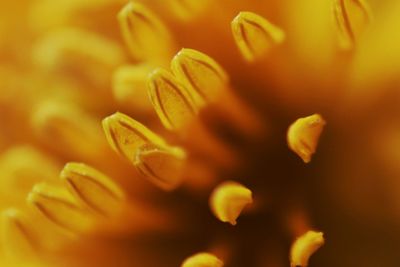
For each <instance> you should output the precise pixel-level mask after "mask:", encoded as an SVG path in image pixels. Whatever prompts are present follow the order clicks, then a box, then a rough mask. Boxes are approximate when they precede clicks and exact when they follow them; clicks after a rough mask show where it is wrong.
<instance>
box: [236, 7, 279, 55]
mask: <svg viewBox="0 0 400 267" xmlns="http://www.w3.org/2000/svg"><path fill="white" fill-rule="evenodd" d="M231 27H232V33H233V37H234V38H235V42H236V44H237V46H238V48H239V50H240V52H241V53H242V56H243V57H244V59H245V60H247V61H249V62H254V61H257V60H259V59H261V58H263V57H264V56H265V55H266V54H267V53H268V52H269V51H270V50H271V48H272V47H274V46H276V45H278V44H281V43H282V42H283V41H284V40H285V33H284V32H283V31H282V30H281V29H280V28H278V27H277V26H275V25H273V24H271V23H270V22H269V21H268V20H266V19H265V18H263V17H261V16H260V15H257V14H255V13H252V12H240V13H239V15H237V16H236V17H235V18H234V19H233V21H232V23H231Z"/></svg>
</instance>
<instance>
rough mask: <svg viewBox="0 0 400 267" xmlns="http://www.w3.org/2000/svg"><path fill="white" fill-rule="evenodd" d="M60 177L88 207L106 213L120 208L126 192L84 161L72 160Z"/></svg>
mask: <svg viewBox="0 0 400 267" xmlns="http://www.w3.org/2000/svg"><path fill="white" fill-rule="evenodd" d="M60 177H61V179H62V180H64V181H65V182H66V183H67V185H68V187H69V189H70V191H71V192H72V193H73V194H74V195H75V197H76V198H77V199H80V200H81V202H82V203H84V204H85V205H87V207H88V208H90V209H93V210H94V211H96V212H99V213H101V214H104V215H113V214H116V213H118V211H119V210H120V208H121V204H122V202H123V200H124V198H125V196H124V192H123V191H122V190H121V188H120V187H119V186H118V185H117V184H115V183H114V181H112V180H111V179H110V178H109V177H107V176H106V175H104V174H103V173H101V172H99V171H98V170H96V169H94V168H92V167H90V166H88V165H86V164H83V163H75V162H70V163H67V164H66V165H65V166H64V169H63V170H62V172H61V174H60Z"/></svg>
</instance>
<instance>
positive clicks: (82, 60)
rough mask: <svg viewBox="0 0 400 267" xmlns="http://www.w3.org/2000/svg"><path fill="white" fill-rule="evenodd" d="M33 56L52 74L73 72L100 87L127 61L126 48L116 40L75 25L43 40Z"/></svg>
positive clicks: (34, 49) (37, 62)
mask: <svg viewBox="0 0 400 267" xmlns="http://www.w3.org/2000/svg"><path fill="white" fill-rule="evenodd" d="M32 57H33V60H34V62H35V63H36V64H37V65H38V66H39V67H41V68H43V69H45V70H46V71H48V72H49V73H56V72H59V73H61V74H64V73H69V72H73V73H76V75H77V76H78V77H81V78H84V79H87V81H89V82H91V84H93V85H96V86H104V85H105V84H106V83H107V81H108V79H109V77H110V73H111V72H112V70H113V69H114V68H116V67H117V66H118V65H120V64H122V63H123V62H124V60H125V56H124V53H123V50H122V48H121V47H120V46H119V45H118V44H117V43H115V42H114V41H112V40H108V39H107V38H104V37H103V36H101V35H96V34H94V33H92V32H87V31H84V30H81V29H74V28H65V29H60V30H57V31H55V32H53V33H51V34H49V35H48V36H46V38H43V39H40V41H38V42H37V43H36V44H35V46H34V48H33V51H32Z"/></svg>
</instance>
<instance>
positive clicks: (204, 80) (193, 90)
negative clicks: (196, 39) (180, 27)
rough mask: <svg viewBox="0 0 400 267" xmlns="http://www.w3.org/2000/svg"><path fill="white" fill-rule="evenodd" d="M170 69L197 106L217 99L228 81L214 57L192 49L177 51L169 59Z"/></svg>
mask: <svg viewBox="0 0 400 267" xmlns="http://www.w3.org/2000/svg"><path fill="white" fill-rule="evenodd" d="M171 69H172V71H173V73H174V75H175V76H176V77H178V79H179V80H181V81H182V82H184V85H185V86H186V88H188V90H189V93H190V94H191V96H192V97H193V99H194V100H195V102H196V104H197V105H199V106H203V105H204V104H205V102H210V101H214V100H216V99H218V97H219V96H220V95H221V93H222V91H223V90H224V89H225V88H226V87H227V85H228V82H229V77H228V75H227V74H226V72H225V70H224V69H223V68H222V67H221V66H220V65H219V64H218V63H217V62H216V61H215V60H214V59H212V58H211V57H209V56H208V55H206V54H204V53H201V52H199V51H197V50H194V49H188V48H184V49H182V50H181V51H179V52H178V53H177V54H176V55H175V57H174V58H173V59H172V61H171Z"/></svg>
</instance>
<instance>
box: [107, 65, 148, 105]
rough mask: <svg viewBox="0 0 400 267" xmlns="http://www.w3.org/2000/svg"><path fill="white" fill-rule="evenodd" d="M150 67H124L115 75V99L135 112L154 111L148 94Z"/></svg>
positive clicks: (115, 72)
mask: <svg viewBox="0 0 400 267" xmlns="http://www.w3.org/2000/svg"><path fill="white" fill-rule="evenodd" d="M151 70H152V67H151V66H149V65H144V64H140V65H123V66H121V67H119V68H118V69H116V70H115V71H114V73H113V81H112V92H113V95H114V97H115V99H116V100H117V101H118V102H119V103H121V104H124V106H126V107H127V108H129V109H130V110H132V111H135V112H149V111H150V110H153V106H152V105H151V103H150V100H149V96H148V94H147V87H146V83H147V76H148V74H149V72H150V71H151Z"/></svg>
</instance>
